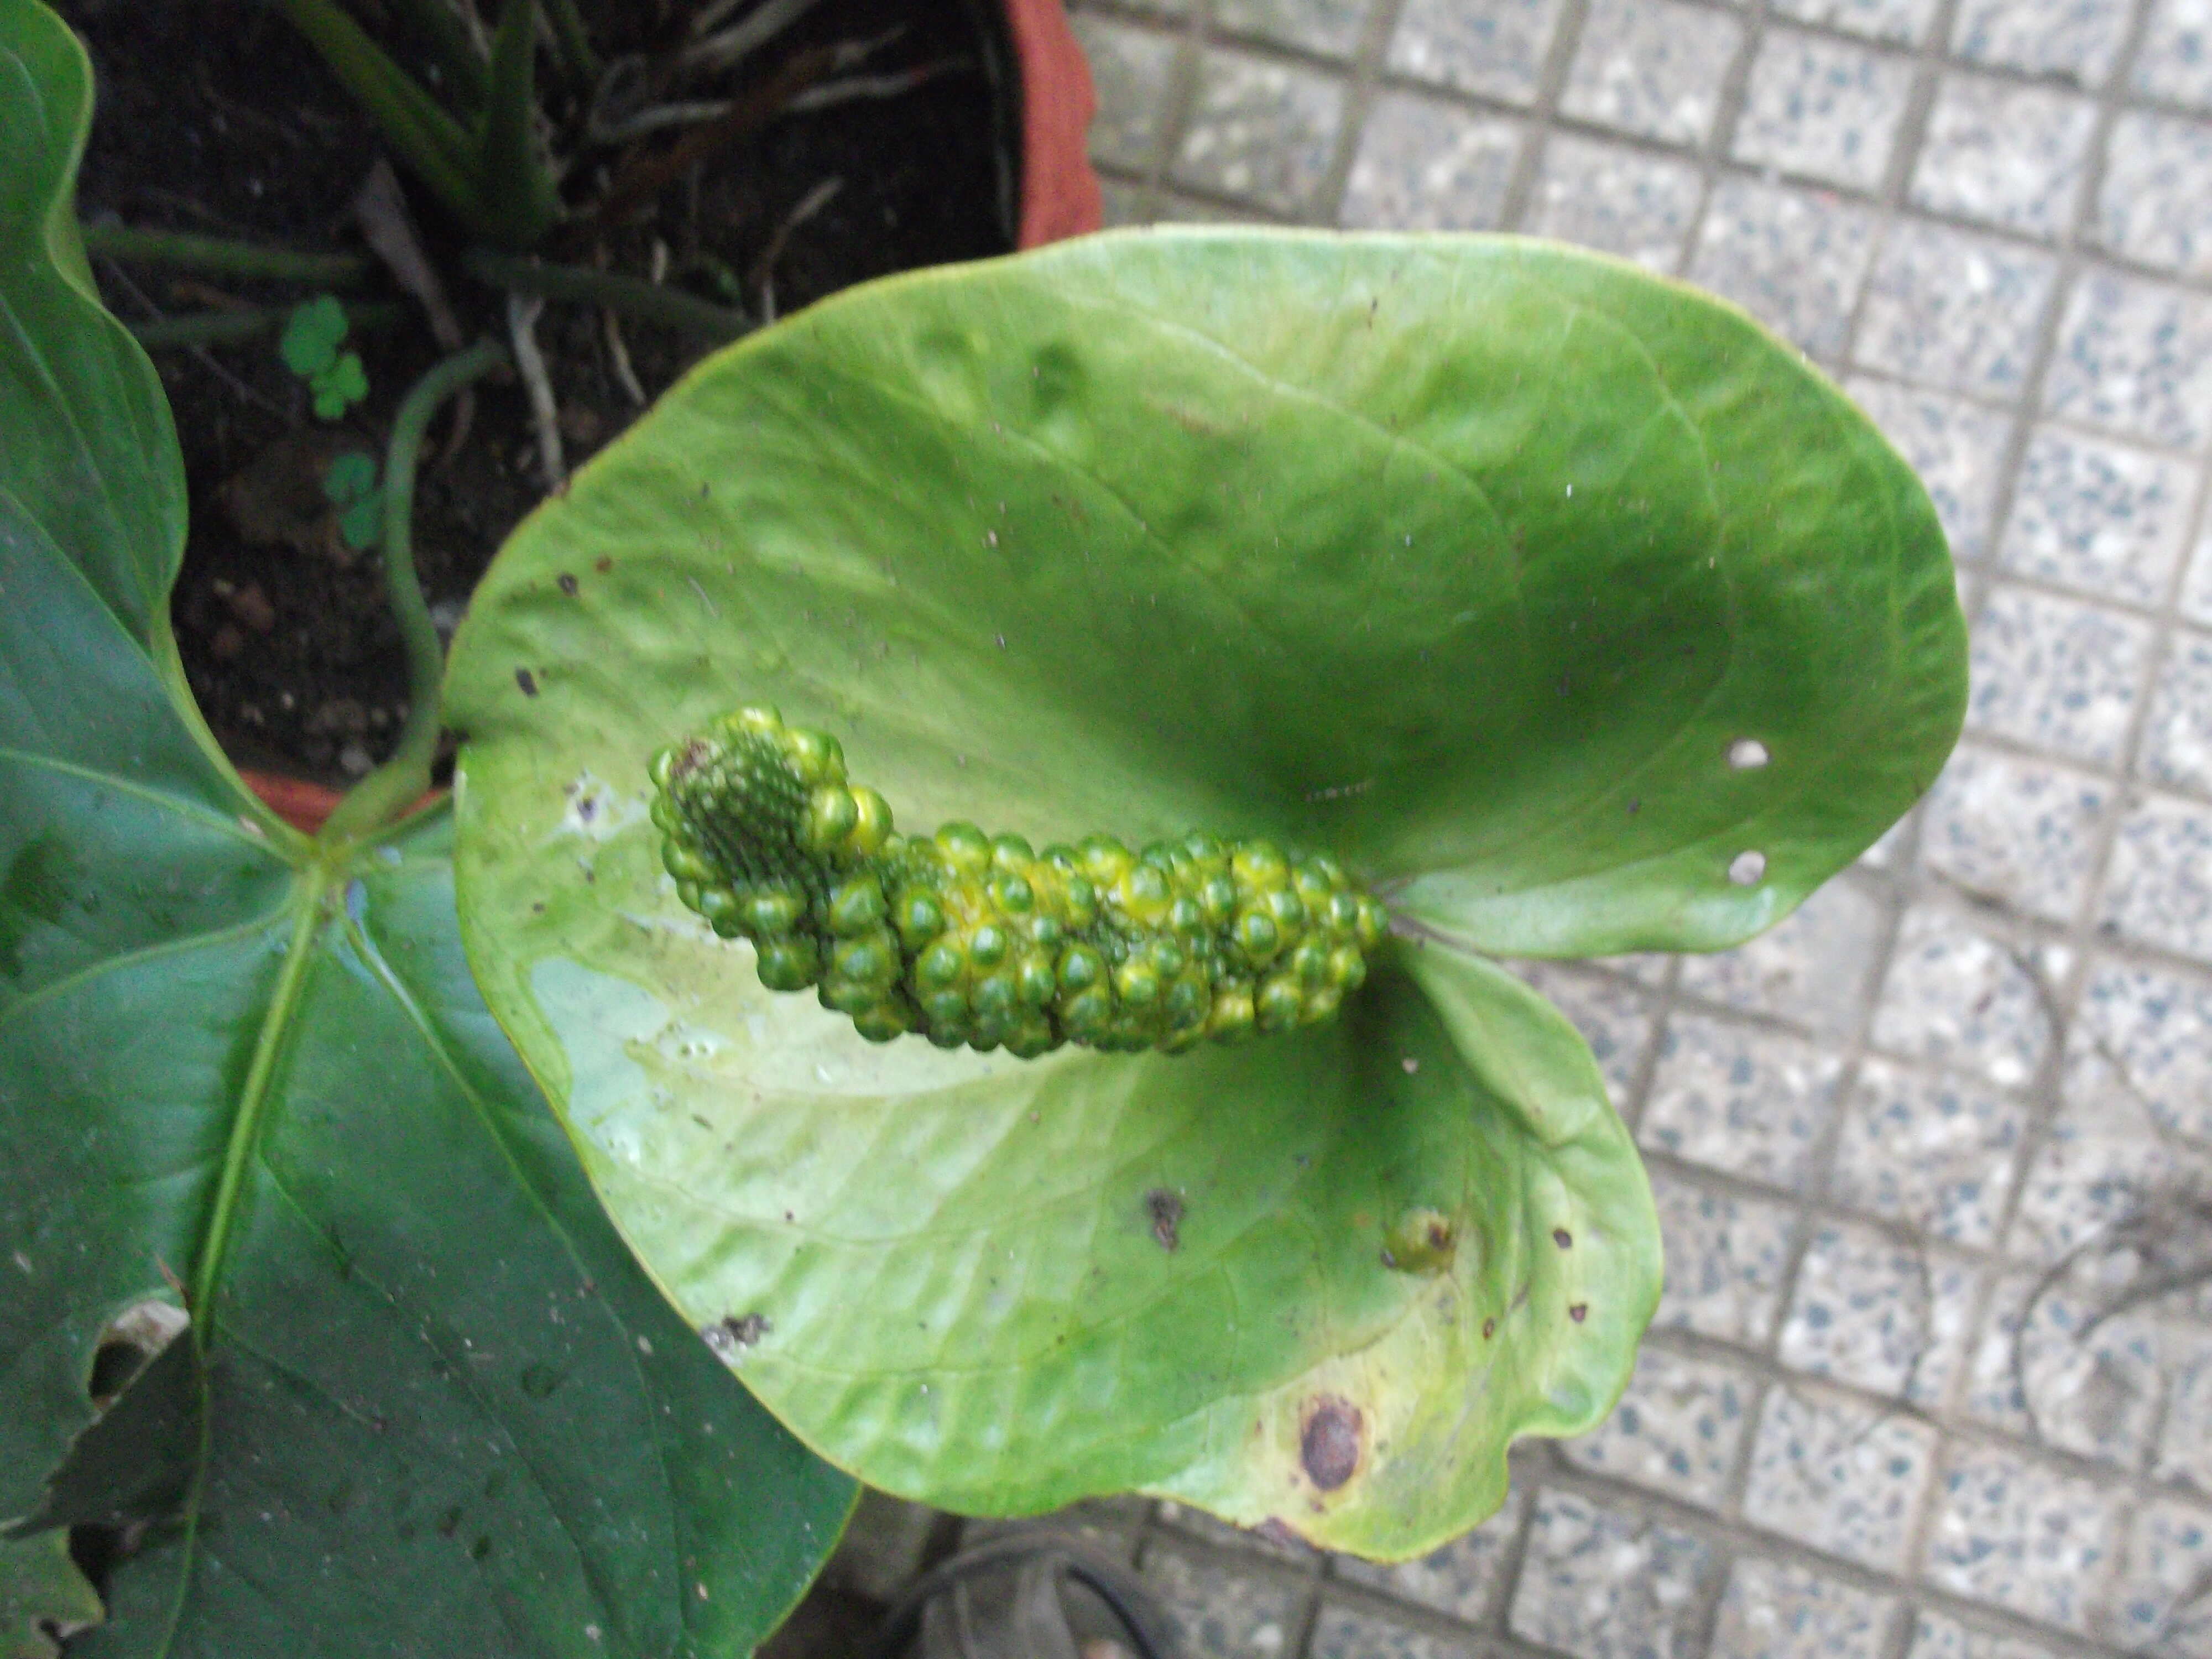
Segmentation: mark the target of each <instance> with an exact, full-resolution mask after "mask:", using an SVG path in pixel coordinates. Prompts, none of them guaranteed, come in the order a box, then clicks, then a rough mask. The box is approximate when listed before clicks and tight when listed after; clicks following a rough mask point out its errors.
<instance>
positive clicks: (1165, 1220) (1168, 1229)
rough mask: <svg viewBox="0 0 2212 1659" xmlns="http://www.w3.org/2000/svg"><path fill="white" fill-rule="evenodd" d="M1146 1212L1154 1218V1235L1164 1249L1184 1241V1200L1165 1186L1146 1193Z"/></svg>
mask: <svg viewBox="0 0 2212 1659" xmlns="http://www.w3.org/2000/svg"><path fill="white" fill-rule="evenodd" d="M1145 1213H1146V1215H1148V1216H1150V1217H1151V1218H1152V1237H1153V1238H1154V1239H1156V1240H1158V1243H1159V1247H1160V1248H1161V1249H1164V1250H1169V1251H1172V1250H1173V1249H1175V1248H1176V1246H1177V1245H1178V1244H1180V1243H1182V1199H1180V1198H1178V1197H1176V1194H1173V1193H1171V1192H1170V1191H1169V1190H1168V1189H1167V1188H1164V1187H1155V1188H1152V1191H1150V1192H1149V1193H1146V1194H1145Z"/></svg>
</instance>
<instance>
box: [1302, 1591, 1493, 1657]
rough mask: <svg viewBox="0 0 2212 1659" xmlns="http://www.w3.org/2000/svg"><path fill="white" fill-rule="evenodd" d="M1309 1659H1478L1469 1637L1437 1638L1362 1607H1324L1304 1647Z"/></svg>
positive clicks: (1475, 1644) (1478, 1651) (1479, 1651)
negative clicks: (1308, 1641) (1311, 1636)
mask: <svg viewBox="0 0 2212 1659" xmlns="http://www.w3.org/2000/svg"><path fill="white" fill-rule="evenodd" d="M1306 1652H1307V1654H1308V1655H1309V1656H1310V1659H1482V1654H1483V1650H1482V1646H1481V1644H1480V1643H1479V1642H1478V1641H1476V1639H1475V1638H1474V1637H1472V1636H1439V1635H1437V1634H1436V1633H1435V1632H1431V1631H1425V1630H1417V1629H1414V1628H1413V1626H1409V1625H1405V1624H1401V1623H1400V1622H1399V1621H1398V1620H1395V1619H1393V1618H1390V1617H1389V1615H1388V1614H1385V1613H1376V1612H1374V1611H1372V1610H1371V1609H1368V1608H1364V1607H1339V1606H1336V1605H1334V1604H1328V1605H1324V1606H1323V1607H1322V1610H1321V1616H1320V1617H1319V1618H1318V1619H1316V1620H1315V1621H1314V1632H1313V1638H1312V1639H1311V1641H1310V1643H1309V1644H1308V1645H1307V1648H1306Z"/></svg>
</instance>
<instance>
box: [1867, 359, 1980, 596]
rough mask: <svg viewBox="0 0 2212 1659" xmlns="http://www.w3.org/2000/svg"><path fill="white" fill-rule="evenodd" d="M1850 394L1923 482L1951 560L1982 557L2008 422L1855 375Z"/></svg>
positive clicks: (1962, 403)
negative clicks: (1947, 541)
mask: <svg viewBox="0 0 2212 1659" xmlns="http://www.w3.org/2000/svg"><path fill="white" fill-rule="evenodd" d="M1845 390H1847V391H1848V392H1850V394H1851V401H1852V402H1854V403H1856V404H1858V406H1859V407H1860V408H1861V409H1863V410H1865V411H1866V412H1867V416H1868V417H1869V419H1871V420H1872V421H1873V422H1874V423H1875V425H1876V426H1878V427H1880V428H1881V432H1882V435H1883V436H1884V437H1886V438H1887V439H1888V440H1889V441H1890V442H1891V443H1893V444H1894V445H1895V446H1896V447H1897V452H1898V453H1899V454H1900V455H1902V456H1904V457H1905V462H1906V464H1907V465H1910V466H1911V468H1912V470H1913V471H1915V472H1917V473H1918V474H1919V475H1920V482H1921V483H1923V484H1924V485H1925V486H1926V487H1927V489H1928V496H1929V500H1930V501H1934V502H1935V503H1936V517H1937V518H1938V519H1940V520H1942V523H1943V534H1944V535H1945V537H1946V538H1948V540H1949V541H1950V544H1951V556H1952V557H1953V558H1954V559H1957V560H1960V561H1961V562H1972V561H1975V560H1978V559H1980V558H1981V557H1983V556H1984V555H1985V554H1986V553H1987V552H1988V551H1989V538H1990V503H1991V502H1992V501H1993V500H1994V499H1995V497H1996V489H1997V474H1998V469H1999V467H2000V465H2002V461H2003V459H2004V447H2005V440H2006V438H2007V437H2008V435H2009V434H2010V431H2011V427H2012V422H2011V421H2010V420H2009V419H2008V417H2007V416H2002V415H2000V414H1997V413H1996V411H1994V410H1987V409H1984V408H1982V407H1981V406H1980V405H1978V404H1970V403H1968V402H1967V401H1966V399H1965V398H1952V397H1947V396H1945V395H1944V394H1943V393H1942V392H1925V391H1922V390H1920V389H1919V388H1918V387H1916V386H1899V385H1898V384H1897V382H1895V381H1894V380H1875V379H1873V378H1872V377H1870V376H1869V375H1864V374H1855V375H1853V376H1852V377H1851V378H1850V380H1849V381H1847V382H1846V383H1845Z"/></svg>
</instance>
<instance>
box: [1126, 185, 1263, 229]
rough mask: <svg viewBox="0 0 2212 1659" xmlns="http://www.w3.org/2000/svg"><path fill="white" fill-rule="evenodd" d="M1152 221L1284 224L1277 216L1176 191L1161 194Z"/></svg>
mask: <svg viewBox="0 0 2212 1659" xmlns="http://www.w3.org/2000/svg"><path fill="white" fill-rule="evenodd" d="M1152 217H1153V220H1154V221H1155V222H1157V223H1159V224H1163V225H1273V224H1280V223H1281V222H1282V221H1281V219H1280V218H1279V216H1276V215H1274V214H1270V213H1265V212H1262V211H1261V210H1260V209H1258V208H1254V207H1229V206H1225V205H1224V204H1222V203H1219V202H1209V201H1206V199H1204V198H1203V197H1196V196H1186V195H1184V194H1182V192H1181V191H1173V190H1170V191H1162V192H1161V194H1160V200H1159V207H1158V210H1157V211H1156V212H1155V213H1154V214H1153V215H1152Z"/></svg>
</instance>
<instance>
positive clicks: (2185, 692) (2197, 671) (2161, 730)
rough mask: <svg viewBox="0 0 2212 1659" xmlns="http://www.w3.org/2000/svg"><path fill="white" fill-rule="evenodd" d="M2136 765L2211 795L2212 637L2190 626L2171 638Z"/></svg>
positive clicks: (2157, 777) (2176, 784) (2167, 781)
mask: <svg viewBox="0 0 2212 1659" xmlns="http://www.w3.org/2000/svg"><path fill="white" fill-rule="evenodd" d="M2136 765H2137V768H2138V769H2140V770H2141V771H2142V774H2143V775H2144V776H2146V777H2148V778H2153V779H2155V780H2156V781H2159V782H2160V783H2163V784H2168V785H2171V786H2172V787H2174V788H2176V789H2185V790H2187V791H2189V792H2190V793H2192V794H2197V795H2212V638H2207V637H2206V636H2205V635H2202V634H2198V633H2194V632H2187V633H2183V634H2180V635H2177V636H2176V637H2175V638H2174V639H2173V640H2172V641H2170V642H2169V645H2168V648H2167V651H2166V660H2165V662H2164V663H2163V664H2161V665H2160V668H2159V671H2158V689H2157V690H2156V692H2155V693H2154V695H2153V696H2152V698H2151V704H2150V717H2149V719H2148V721H2147V722H2146V723H2145V725H2144V727H2143V740H2142V754H2141V755H2140V756H2139V757H2137V760H2136Z"/></svg>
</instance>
